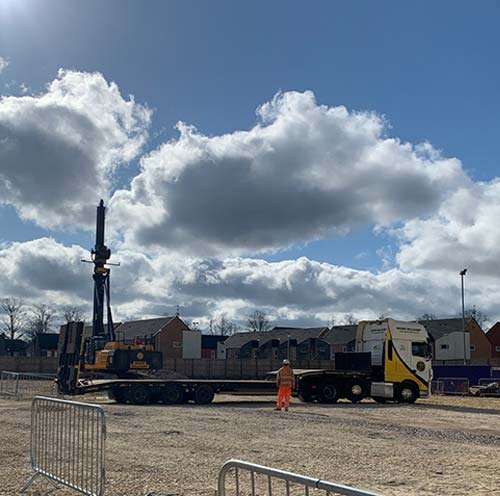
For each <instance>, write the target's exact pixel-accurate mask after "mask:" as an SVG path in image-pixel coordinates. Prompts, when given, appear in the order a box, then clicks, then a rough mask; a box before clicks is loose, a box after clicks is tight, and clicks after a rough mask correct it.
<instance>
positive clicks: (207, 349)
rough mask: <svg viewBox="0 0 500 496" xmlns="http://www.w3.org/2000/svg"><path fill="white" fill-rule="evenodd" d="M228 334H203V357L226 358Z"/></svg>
mask: <svg viewBox="0 0 500 496" xmlns="http://www.w3.org/2000/svg"><path fill="white" fill-rule="evenodd" d="M227 338H228V336H218V335H213V334H203V335H202V336H201V358H209V359H212V360H213V359H216V358H224V353H223V349H224V341H226V339H227Z"/></svg>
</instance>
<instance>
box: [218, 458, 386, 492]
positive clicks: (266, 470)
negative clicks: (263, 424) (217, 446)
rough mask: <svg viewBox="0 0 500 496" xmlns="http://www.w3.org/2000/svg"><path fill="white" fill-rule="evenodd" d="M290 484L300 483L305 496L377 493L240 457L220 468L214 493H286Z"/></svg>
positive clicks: (289, 489) (290, 486)
mask: <svg viewBox="0 0 500 496" xmlns="http://www.w3.org/2000/svg"><path fill="white" fill-rule="evenodd" d="M232 471H234V479H233V480H234V483H233V484H231V487H230V488H228V479H229V478H228V477H227V475H228V473H229V472H232ZM242 472H243V473H246V474H247V476H246V477H244V476H243V477H242ZM292 486H293V487H295V486H302V487H303V488H304V491H305V496H309V491H310V489H313V490H315V489H316V490H321V491H324V492H325V493H326V495H327V496H328V495H330V494H332V495H333V494H342V495H346V496H380V495H379V494H378V493H374V492H370V491H365V490H363V489H357V488H354V487H350V486H344V485H342V484H335V483H333V482H327V481H323V480H320V479H314V478H312V477H306V476H304V475H299V474H294V473H292V472H285V471H283V470H278V469H275V468H270V467H264V466H262V465H256V464H254V463H249V462H244V461H241V460H229V461H227V462H226V463H224V465H223V466H222V468H221V469H220V472H219V478H218V481H217V496H229V495H228V489H230V490H231V494H236V496H239V495H240V494H244V495H245V496H246V495H251V496H256V495H257V494H259V495H261V494H265V493H267V494H268V496H272V495H273V493H274V494H285V495H286V496H290V494H291V490H292Z"/></svg>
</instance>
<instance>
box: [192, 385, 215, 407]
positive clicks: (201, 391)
mask: <svg viewBox="0 0 500 496" xmlns="http://www.w3.org/2000/svg"><path fill="white" fill-rule="evenodd" d="M214 395H215V393H214V390H213V389H212V388H211V387H210V386H208V385H207V384H201V385H200V386H198V387H197V388H196V389H195V390H194V393H193V399H194V402H195V403H197V404H198V405H208V404H209V403H212V400H213V399H214Z"/></svg>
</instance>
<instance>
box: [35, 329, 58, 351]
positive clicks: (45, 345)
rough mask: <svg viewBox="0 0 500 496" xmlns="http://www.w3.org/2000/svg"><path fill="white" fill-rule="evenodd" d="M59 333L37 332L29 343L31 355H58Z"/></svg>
mask: <svg viewBox="0 0 500 496" xmlns="http://www.w3.org/2000/svg"><path fill="white" fill-rule="evenodd" d="M58 342H59V334H55V333H39V332H37V333H36V334H35V335H34V336H33V339H32V341H31V343H30V345H29V348H28V354H29V355H30V356H39V357H40V356H44V357H56V356H57V345H58Z"/></svg>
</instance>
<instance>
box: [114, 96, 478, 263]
mask: <svg viewBox="0 0 500 496" xmlns="http://www.w3.org/2000/svg"><path fill="white" fill-rule="evenodd" d="M257 113H258V117H259V122H258V124H257V125H256V126H255V127H253V128H252V129H251V130H249V131H235V132H233V133H230V134H226V135H223V136H213V137H209V136H205V135H203V134H201V133H199V132H198V131H197V130H196V129H195V128H194V127H192V126H188V125H186V124H183V123H180V124H178V126H177V127H178V130H179V132H180V137H179V139H177V140H173V141H171V142H168V143H165V144H163V145H162V146H160V147H159V148H158V149H157V150H155V151H153V152H152V153H150V154H149V155H148V156H146V157H143V159H142V160H141V172H140V174H139V175H138V176H137V177H135V178H134V179H133V181H132V183H131V187H130V189H129V190H121V191H117V192H116V193H115V194H114V196H113V199H112V205H113V207H114V209H115V212H117V214H118V215H117V217H121V218H122V219H125V220H126V223H127V226H125V227H126V229H125V230H126V238H127V241H128V242H130V243H132V244H134V245H142V246H159V247H173V246H176V247H181V248H182V250H185V251H190V252H191V253H201V254H204V255H207V254H212V255H213V254H220V253H225V254H229V253H232V254H238V253H255V252H258V251H265V250H272V249H276V248H281V247H284V246H287V245H290V244H293V243H297V242H302V241H304V240H306V241H308V240H312V239H317V238H321V237H324V236H326V235H329V234H331V233H335V232H345V231H348V230H349V229H350V228H351V227H352V226H353V225H355V224H362V223H365V224H366V223H367V224H375V225H389V224H391V223H393V222H399V221H404V220H406V219H411V218H414V217H417V216H425V215H430V214H432V213H433V212H434V211H435V210H436V208H438V206H439V204H440V202H441V201H442V199H443V196H444V195H445V193H446V192H447V191H449V190H450V189H451V188H454V187H457V186H458V185H460V184H463V183H465V182H467V181H468V180H467V177H466V176H465V175H464V173H463V171H462V168H461V164H460V162H459V161H458V160H457V159H453V158H451V159H449V158H443V157H441V156H440V155H439V153H438V152H437V151H436V150H435V149H433V148H432V147H431V146H430V145H429V144H423V145H419V146H412V145H411V144H409V143H402V142H401V141H399V140H398V139H396V138H391V137H386V135H385V134H386V126H385V123H384V120H383V118H382V117H380V116H378V115H376V114H373V113H366V112H349V111H348V110H347V109H346V108H345V107H327V106H322V105H318V104H317V103H316V101H315V98H314V95H313V93H312V92H309V91H306V92H304V93H296V92H288V93H280V94H278V95H276V96H275V98H274V99H273V100H272V101H270V102H268V103H265V104H264V105H262V106H261V107H259V109H258V111H257Z"/></svg>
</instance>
